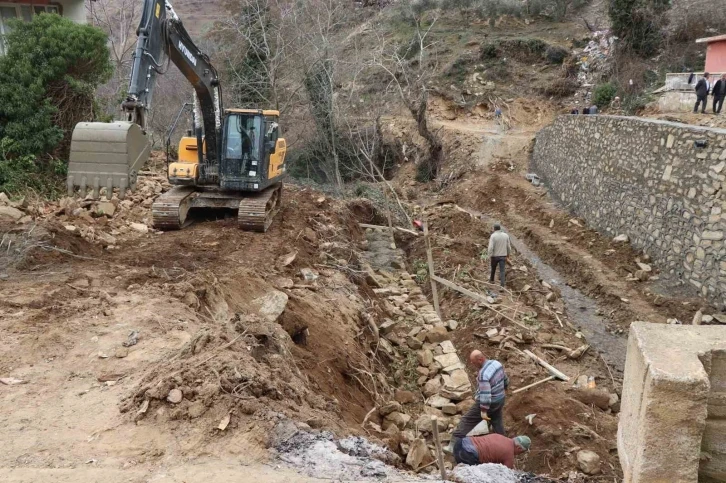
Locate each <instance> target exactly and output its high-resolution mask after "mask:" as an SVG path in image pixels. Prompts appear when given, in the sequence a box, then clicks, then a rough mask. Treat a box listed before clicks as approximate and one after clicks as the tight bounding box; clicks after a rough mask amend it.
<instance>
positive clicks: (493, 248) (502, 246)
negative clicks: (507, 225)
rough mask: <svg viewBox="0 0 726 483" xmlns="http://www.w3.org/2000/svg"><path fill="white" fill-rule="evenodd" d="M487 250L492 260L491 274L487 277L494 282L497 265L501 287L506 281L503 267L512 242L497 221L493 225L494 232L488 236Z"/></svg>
mask: <svg viewBox="0 0 726 483" xmlns="http://www.w3.org/2000/svg"><path fill="white" fill-rule="evenodd" d="M487 251H488V253H489V258H490V260H491V262H492V274H491V276H490V277H489V281H490V282H491V283H494V275H495V274H496V272H497V265H498V266H499V281H500V282H501V283H502V287H504V284H505V282H506V276H505V274H504V267H505V265H506V264H507V258H508V257H509V255H510V254H511V252H512V243H511V242H510V241H509V235H507V234H506V233H504V232H503V231H502V226H501V225H500V224H499V223H496V224H495V225H494V233H492V236H490V237H489V249H488V250H487Z"/></svg>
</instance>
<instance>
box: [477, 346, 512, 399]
mask: <svg viewBox="0 0 726 483" xmlns="http://www.w3.org/2000/svg"><path fill="white" fill-rule="evenodd" d="M477 382H478V383H479V389H478V390H477V392H476V401H477V402H478V403H479V407H480V408H481V410H482V411H488V410H489V406H490V405H491V404H492V403H496V402H499V401H501V400H503V399H504V390H505V389H506V388H507V387H509V378H508V377H507V375H506V374H505V373H504V366H502V363H501V362H499V361H495V360H492V359H489V360H487V361H486V362H484V364H483V365H482V366H481V370H480V371H479V375H478V376H477Z"/></svg>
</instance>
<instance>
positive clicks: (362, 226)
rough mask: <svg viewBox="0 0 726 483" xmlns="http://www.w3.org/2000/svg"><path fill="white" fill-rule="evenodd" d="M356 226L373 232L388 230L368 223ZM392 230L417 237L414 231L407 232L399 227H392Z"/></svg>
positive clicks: (417, 234)
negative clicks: (370, 229)
mask: <svg viewBox="0 0 726 483" xmlns="http://www.w3.org/2000/svg"><path fill="white" fill-rule="evenodd" d="M358 226H360V227H361V228H372V229H374V230H390V228H389V227H387V226H383V225H369V224H368V223H358ZM393 229H394V230H398V231H400V232H403V233H408V234H409V235H413V236H419V233H416V232H415V231H413V230H409V229H407V228H402V227H400V226H394V227H393Z"/></svg>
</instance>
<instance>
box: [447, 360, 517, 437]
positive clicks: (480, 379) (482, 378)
mask: <svg viewBox="0 0 726 483" xmlns="http://www.w3.org/2000/svg"><path fill="white" fill-rule="evenodd" d="M469 363H470V364H471V365H473V366H475V367H479V368H481V369H479V373H478V375H477V377H476V380H477V385H478V388H477V391H476V396H475V400H474V405H472V407H471V409H469V410H468V411H467V412H466V414H464V416H462V418H461V421H460V422H459V425H458V426H457V427H456V429H455V430H454V434H453V441H452V443H454V446H455V445H456V441H457V440H459V439H463V438H465V437H466V435H467V434H469V432H470V431H471V430H472V429H474V427H475V426H476V425H477V424H479V423H481V422H482V421H484V420H486V421H491V423H492V427H493V429H494V432H495V433H498V434H502V435H503V434H504V419H503V417H502V410H503V409H504V399H505V397H504V390H505V389H506V388H508V387H509V378H508V377H507V374H506V373H505V372H504V366H502V363H501V362H499V361H495V360H494V359H487V358H486V357H484V354H483V353H482V352H481V351H479V350H475V351H473V352H472V353H471V355H470V356H469Z"/></svg>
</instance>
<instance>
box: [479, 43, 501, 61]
mask: <svg viewBox="0 0 726 483" xmlns="http://www.w3.org/2000/svg"><path fill="white" fill-rule="evenodd" d="M497 57H499V50H498V49H497V46H496V45H494V44H493V43H486V44H484V45H482V46H481V54H480V58H481V59H482V60H489V59H496V58H497Z"/></svg>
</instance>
